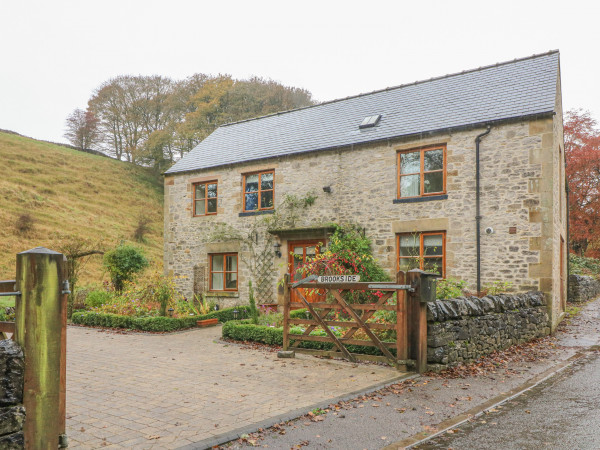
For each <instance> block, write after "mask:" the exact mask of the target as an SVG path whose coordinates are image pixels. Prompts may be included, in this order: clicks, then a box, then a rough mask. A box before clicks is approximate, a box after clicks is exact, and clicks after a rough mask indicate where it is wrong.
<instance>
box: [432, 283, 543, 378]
mask: <svg viewBox="0 0 600 450" xmlns="http://www.w3.org/2000/svg"><path fill="white" fill-rule="evenodd" d="M548 334H550V325H549V321H548V312H547V307H546V300H545V298H544V294H542V293H541V292H528V293H525V294H514V295H506V294H503V295H494V296H492V295H489V296H486V297H483V298H477V297H468V298H465V297H460V298H456V299H452V300H436V301H435V302H429V303H428V304H427V362H428V364H429V367H430V368H431V369H433V370H440V369H443V367H444V366H447V365H449V366H452V365H456V364H458V363H461V362H467V361H471V360H474V359H477V358H479V357H481V356H484V355H487V354H489V353H492V352H493V351H495V350H501V349H504V348H507V347H509V346H511V345H514V344H519V343H522V342H526V341H529V340H531V339H535V338H538V337H542V336H546V335H548Z"/></svg>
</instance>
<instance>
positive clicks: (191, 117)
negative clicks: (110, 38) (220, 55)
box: [65, 73, 315, 172]
mask: <svg viewBox="0 0 600 450" xmlns="http://www.w3.org/2000/svg"><path fill="white" fill-rule="evenodd" d="M314 103H315V102H314V101H313V99H312V94H311V93H310V92H309V91H307V90H306V89H301V88H296V87H289V86H284V85H282V84H281V83H278V82H276V81H273V80H268V79H264V78H259V77H252V78H249V79H245V80H237V79H234V78H232V77H231V76H230V75H217V76H212V75H206V74H201V73H198V74H195V75H192V76H191V77H189V78H186V79H184V80H179V81H176V80H173V79H171V78H168V77H163V76H160V75H153V76H130V75H122V76H117V77H115V78H111V79H110V80H108V81H105V82H104V83H102V84H101V85H100V86H99V87H98V88H97V89H96V90H95V91H94V92H93V93H92V95H91V97H90V99H89V101H88V106H87V108H86V109H85V110H82V109H79V108H78V109H76V110H75V111H73V112H72V113H71V114H70V115H69V116H68V117H67V121H66V132H65V137H66V138H67V139H68V140H69V142H70V143H71V144H72V145H74V146H75V147H78V148H81V149H98V150H101V151H103V152H105V153H107V154H109V155H112V156H114V157H115V158H117V159H119V160H125V161H129V162H131V163H134V164H139V165H145V166H151V167H153V168H154V169H155V170H156V171H157V172H161V171H163V170H166V169H167V168H168V167H170V166H171V165H172V164H173V163H174V162H175V161H176V160H177V159H179V158H181V157H182V156H183V155H184V154H185V153H187V152H189V151H190V150H191V149H193V148H194V147H195V146H196V145H197V144H198V143H199V142H200V141H202V140H203V139H204V138H205V137H206V136H208V135H209V134H210V133H212V132H213V131H214V130H215V129H216V128H217V127H219V126H220V125H223V124H225V123H230V122H236V121H239V120H244V119H249V118H252V117H258V116H262V115H266V114H272V113H276V112H279V111H284V110H288V109H294V108H299V107H303V106H309V105H312V104H314Z"/></svg>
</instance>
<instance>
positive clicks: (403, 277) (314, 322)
mask: <svg viewBox="0 0 600 450" xmlns="http://www.w3.org/2000/svg"><path fill="white" fill-rule="evenodd" d="M431 276H433V274H427V273H425V272H423V271H421V270H418V269H416V270H412V271H409V272H403V271H400V272H398V274H397V275H396V282H391V283H379V282H356V283H322V282H317V281H316V279H317V277H316V276H311V277H308V278H305V279H304V280H300V281H298V282H296V283H291V282H290V276H289V274H287V275H286V276H285V279H284V290H285V299H284V308H283V348H284V350H288V349H289V348H293V349H297V350H299V351H307V352H309V353H321V354H326V355H328V356H343V357H344V358H346V359H347V360H349V361H356V360H357V359H369V360H373V359H379V360H380V359H384V360H386V361H387V362H389V363H391V364H392V365H394V366H396V367H399V368H400V367H403V368H406V366H412V365H414V366H415V367H416V369H417V370H418V371H419V373H423V372H425V371H426V370H427V303H426V301H424V299H425V300H427V299H429V296H430V295H431V283H429V284H427V285H426V284H425V283H423V280H424V279H425V278H427V279H430V277H431ZM435 276H437V274H435ZM433 286H435V283H433ZM300 287H301V288H302V290H304V291H306V290H310V289H320V290H323V291H324V292H325V293H326V294H330V295H326V296H324V297H323V298H329V299H330V301H329V302H318V303H315V302H310V301H308V300H307V298H306V297H305V295H303V293H302V292H300V290H299V289H298V288H300ZM351 291H364V292H380V293H381V294H382V295H381V297H379V299H378V301H377V302H375V303H366V304H357V303H348V301H347V300H346V299H345V298H344V296H345V295H346V294H347V293H349V292H351ZM433 291H434V292H435V288H434V289H433ZM292 292H293V293H294V295H292ZM394 293H395V294H396V304H388V300H389V299H390V298H391V297H392V296H393V295H394ZM292 299H297V300H298V301H292ZM295 308H296V309H297V308H306V310H307V311H308V313H309V314H307V317H306V318H290V311H291V310H292V309H295ZM332 311H343V312H345V313H346V314H347V315H348V316H350V318H351V319H352V320H350V321H336V320H329V319H328V318H327V316H328V314H329V313H330V312H332ZM377 311H395V312H396V323H395V324H391V323H390V324H388V323H375V322H369V321H368V320H369V319H371V318H372V317H373V315H374V314H375V312H377ZM290 325H305V326H306V329H305V331H304V332H303V333H302V334H292V333H290ZM319 327H320V328H321V329H322V330H323V331H325V333H326V336H313V335H311V332H312V331H314V330H316V329H317V328H319ZM330 327H341V328H343V329H344V330H345V332H344V333H343V335H342V336H341V337H338V336H336V335H335V334H334V332H333V331H332V329H331V328H330ZM359 330H361V331H362V332H364V334H365V335H366V336H367V338H368V339H356V338H355V336H354V335H355V334H356V333H357V332H358V331H359ZM372 330H395V331H396V341H395V342H382V341H381V340H380V339H379V338H378V337H377V335H376V334H375V333H373V331H372ZM303 341H312V342H327V343H332V344H333V345H334V346H335V348H336V349H337V350H335V351H315V350H306V349H302V348H299V345H300V343H301V342H303ZM290 342H292V344H291V345H290ZM345 345H360V346H367V347H377V348H378V349H379V350H380V351H381V353H382V354H383V355H384V356H383V357H373V356H366V355H360V354H355V353H351V352H349V351H348V349H347V348H346V347H345ZM391 350H395V353H396V355H395V356H394V355H393V354H392V351H391Z"/></svg>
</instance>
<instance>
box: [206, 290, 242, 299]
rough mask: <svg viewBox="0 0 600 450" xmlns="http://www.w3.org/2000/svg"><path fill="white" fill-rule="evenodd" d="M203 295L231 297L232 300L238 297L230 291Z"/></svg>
mask: <svg viewBox="0 0 600 450" xmlns="http://www.w3.org/2000/svg"><path fill="white" fill-rule="evenodd" d="M204 295H205V296H206V297H232V298H237V297H239V296H240V294H239V292H231V291H220V292H216V291H215V292H207V293H206V294H204Z"/></svg>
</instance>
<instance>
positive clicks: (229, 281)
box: [225, 273, 237, 289]
mask: <svg viewBox="0 0 600 450" xmlns="http://www.w3.org/2000/svg"><path fill="white" fill-rule="evenodd" d="M225 287H226V288H227V289H237V273H228V274H227V275H226V276H225Z"/></svg>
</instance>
